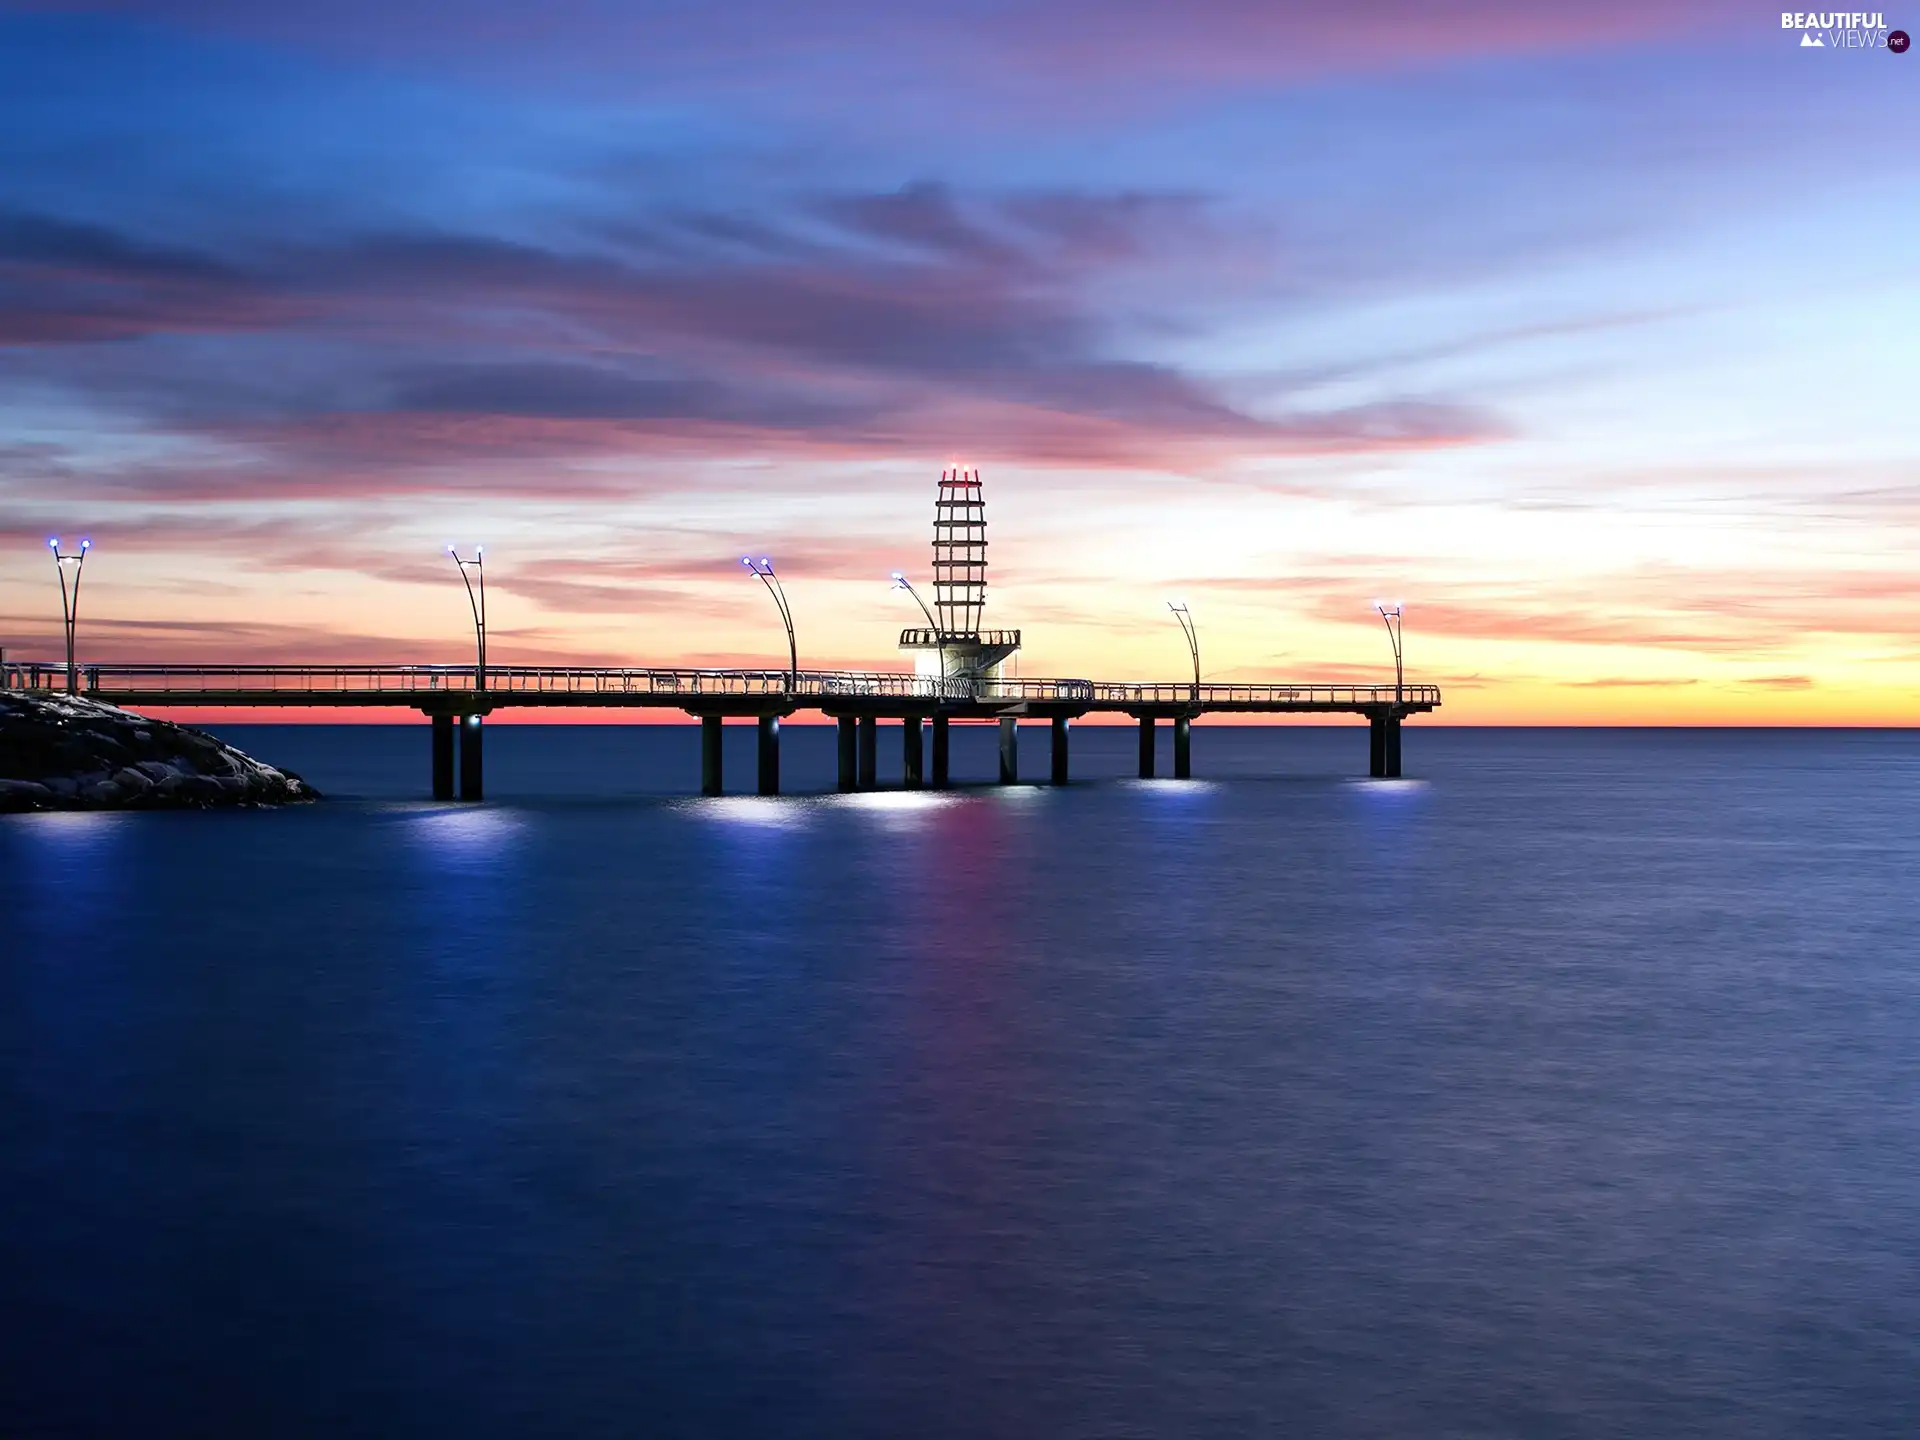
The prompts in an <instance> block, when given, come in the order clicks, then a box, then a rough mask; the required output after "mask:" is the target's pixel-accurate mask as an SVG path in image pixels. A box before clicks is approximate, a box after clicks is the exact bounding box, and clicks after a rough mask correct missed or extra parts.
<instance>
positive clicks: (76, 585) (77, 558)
mask: <svg viewBox="0 0 1920 1440" xmlns="http://www.w3.org/2000/svg"><path fill="white" fill-rule="evenodd" d="M47 549H49V550H51V551H52V552H53V568H54V569H56V570H58V571H59V572H60V620H61V623H62V624H63V625H64V626H65V628H66V632H67V693H68V694H69V695H73V694H76V693H78V691H79V689H80V672H79V671H78V670H76V669H75V668H74V664H73V632H74V627H75V626H77V625H78V624H79V623H80V572H81V571H83V570H85V569H86V568H87V552H88V551H89V550H91V549H93V541H91V540H82V541H81V542H80V548H79V549H78V550H76V551H75V552H74V553H73V554H71V555H62V554H61V553H60V537H59V536H58V535H55V536H53V537H52V538H50V539H49V540H48V541H47ZM69 566H71V567H72V569H73V588H72V590H71V591H69V590H68V588H67V569H68V567H69Z"/></svg>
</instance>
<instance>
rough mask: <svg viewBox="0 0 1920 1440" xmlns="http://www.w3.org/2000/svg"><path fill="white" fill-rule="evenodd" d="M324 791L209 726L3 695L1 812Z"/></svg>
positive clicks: (287, 801) (181, 805)
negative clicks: (203, 727)
mask: <svg viewBox="0 0 1920 1440" xmlns="http://www.w3.org/2000/svg"><path fill="white" fill-rule="evenodd" d="M319 798H320V794H319V792H318V791H317V790H315V789H314V788H313V787H312V786H311V785H309V784H307V782H306V781H304V780H302V779H301V778H300V777H299V776H298V775H295V774H293V773H292V772H290V771H286V770H276V769H275V768H274V767H273V766H271V765H266V764H262V763H261V762H260V761H258V760H256V759H254V758H253V757H252V756H251V755H248V754H245V753H244V752H242V751H239V750H236V749H234V748H233V747H232V746H231V745H228V744H225V743H224V742H222V741H220V740H216V739H215V738H214V737H213V736H211V735H209V734H207V733H206V732H205V731H204V730H195V729H193V728H192V727H191V726H187V725H175V724H173V723H172V722H171V721H167V720H151V719H148V718H147V717H146V716H144V715H137V714H135V713H134V712H133V711H131V710H122V709H120V708H119V707H117V706H114V705H103V704H101V703H100V702H99V701H97V700H87V699H84V698H82V697H79V696H74V695H29V694H25V693H22V692H20V691H0V814H5V813H9V812H18V811H24V810H205V809H213V808H216V807H226V806H242V805H291V804H299V803H303V802H305V801H309V800H317V799H319Z"/></svg>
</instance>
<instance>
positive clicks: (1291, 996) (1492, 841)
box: [0, 725, 1920, 1437]
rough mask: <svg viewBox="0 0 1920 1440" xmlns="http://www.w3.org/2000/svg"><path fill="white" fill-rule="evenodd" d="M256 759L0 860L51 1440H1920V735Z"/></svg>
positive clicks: (389, 751)
mask: <svg viewBox="0 0 1920 1440" xmlns="http://www.w3.org/2000/svg"><path fill="white" fill-rule="evenodd" d="M221 733H222V734H223V736H225V737H226V738H230V739H232V740H234V741H235V742H236V743H239V744H241V745H242V746H243V747H245V748H248V749H250V750H252V751H253V752H254V753H256V754H258V755H260V756H261V757H262V758H265V759H268V760H270V761H274V762H277V763H285V764H287V765H289V766H291V767H292V768H294V769H296V770H299V771H300V772H302V773H303V774H305V775H306V776H307V778H309V779H310V780H312V781H314V782H315V783H316V784H318V785H319V786H320V787H321V788H322V789H323V790H325V791H327V792H328V793H329V794H330V796H332V797H333V798H331V799H329V801H328V802H326V803H325V804H323V805H319V806H315V807H312V808H307V809H297V810H289V811H285V812H271V813H250V814H150V815H47V816H26V817H15V818H10V819H3V820H0V927H3V928H0V935H4V940H3V941H0V950H3V952H4V956H5V959H4V962H0V1196H4V1201H0V1203H4V1206H5V1224H4V1227H0V1236H3V1237H4V1238H3V1239H0V1245H4V1252H3V1253H0V1313H4V1314H5V1315H6V1316H7V1326H6V1328H7V1331H8V1332H9V1338H8V1339H7V1341H6V1343H5V1346H4V1352H3V1353H4V1357H5V1358H4V1371H5V1373H4V1376H0V1380H3V1381H4V1383H3V1384H0V1390H3V1391H4V1395H5V1400H4V1404H5V1408H6V1410H7V1412H8V1417H9V1418H8V1423H7V1425H6V1426H5V1427H4V1428H6V1429H7V1431H8V1432H9V1433H22V1434H30V1435H33V1434H88V1433H91V1434H105V1433H118V1434H183V1433H255V1434H300V1433H305V1434H323V1433H324V1434H401V1433H413V1434H444V1435H450V1436H452V1435H458V1436H491V1435H500V1436H525V1435H547V1434H551V1435H581V1436H594V1435H607V1436H613V1435H635V1434H650V1435H718V1434H779V1435H807V1436H812V1435H819V1436H893V1435H930V1436H944V1435H954V1436H963V1435H967V1436H973V1435H980V1436H1000V1435H1008V1436H1013V1435H1062V1436H1082V1435H1084V1436H1128V1435H1142V1436H1145V1435H1153V1436H1167V1435H1222V1436H1225V1435H1247V1434H1256V1433H1258V1434H1274V1433H1297V1434H1312V1435H1329V1436H1361V1435H1383V1434H1395V1435H1443V1434H1444V1435H1455V1434H1474V1435H1515V1436H1556V1435H1569V1436H1572V1435H1619V1434H1646V1435H1656V1434H1657V1435H1714V1436H1729V1437H1731V1436H1742V1437H1746V1436H1801V1435H1805V1436H1815V1435H1818V1436H1865V1435H1912V1434H1914V1433H1916V1431H1917V1430H1920V1160H1917V1159H1916V1156H1917V1155H1920V1044H1917V1043H1916V1042H1917V1041H1920V942H1917V941H1916V940H1915V938H1914V937H1915V935H1916V933H1920V899H1917V898H1916V890H1915V886H1914V879H1913V877H1914V874H1915V862H1916V859H1917V858H1920V838H1917V836H1916V826H1915V816H1916V811H1917V810H1920V741H1916V740H1915V738H1914V737H1913V736H1911V735H1909V734H1906V733H1890V732H1829V733H1779V732H1720V733H1716V732H1682V733H1663V732H1568V731H1558V732H1526V731H1461V730H1439V729H1432V728H1428V729H1416V728H1413V727H1410V728H1409V731H1408V736H1407V767H1408V770H1409V773H1410V775H1412V776H1414V777H1416V778H1410V779H1409V780H1406V781H1403V782H1398V783H1393V782H1368V781H1365V780H1363V779H1359V778H1356V772H1358V771H1360V770H1362V769H1364V765H1365V758H1366V756H1365V751H1366V740H1365V732H1364V729H1361V728H1355V727H1346V728H1339V729H1324V730H1319V729H1300V728H1294V729H1277V730H1270V731H1269V730H1230V729H1224V728H1197V729H1196V732H1195V745H1194V750H1195V763H1196V769H1197V771H1198V773H1199V774H1200V776H1201V777H1202V778H1201V779H1200V780H1197V781H1195V782H1192V783H1187V784H1178V783H1174V782H1170V781H1159V782H1147V783H1143V782H1139V781H1136V780H1130V779H1127V778H1124V777H1125V776H1126V775H1127V773H1128V772H1129V771H1130V770H1131V769H1132V766H1133V751H1134V737H1133V735H1132V733H1131V732H1130V731H1126V730H1109V731H1099V730H1096V729H1094V728H1092V727H1087V728H1083V729H1080V730H1077V731H1076V732H1075V741H1074V743H1075V755H1074V762H1075V775H1076V783H1075V784H1074V785H1072V786H1070V787H1067V788H1066V789H1064V790H1058V791H1056V790H1051V789H1048V788H1044V787H1038V786H1023V787H1019V788H1015V789H1009V790H1003V789H999V788H997V787H992V786H987V785H975V786H969V787H963V788H961V789H960V790H957V791H955V792H953V793H951V794H947V795H931V794H921V795H909V794H905V793H903V792H900V791H898V790H893V791H883V792H880V793H877V794H873V795H866V796H858V797H838V796H832V795H827V794H816V795H813V796H812V797H797V798H796V797H787V798H782V799H779V800H760V799H757V798H751V797H745V796H729V797H727V798H725V799H721V800H715V801H703V800H700V799H697V798H693V797H690V796H689V795H688V794H687V792H688V791H690V790H691V789H693V788H694V786H695V785H696V783H697V778H698V740H697V735H696V733H695V732H694V731H692V730H690V729H684V728H675V729H664V728H651V727H646V728H643V727H633V728H627V727H603V728H588V727H581V728H577V729H576V728H565V729H550V728H544V727H541V728H533V727H522V728H515V727H496V728H495V729H493V730H492V731H490V733H489V738H488V756H487V758H488V787H489V795H490V797H491V798H490V801H489V803H488V804H487V805H485V806H482V807H463V806H460V805H448V804H438V805H436V804H433V803H430V802H426V801H422V800H420V799H418V798H417V794H418V792H419V791H420V790H421V789H422V788H424V785H425V781H426V778H427V740H426V732H425V727H424V726H421V725H416V726H408V727H397V728H392V729H385V728H381V729H361V728H357V727H356V728H348V727H314V728H311V729H301V728H279V727H244V726H234V727H229V728H226V729H223V730H222V732H221ZM735 738H737V740H738V741H739V744H738V746H737V747H736V748H734V749H732V750H730V753H729V756H728V764H729V781H730V783H732V784H734V785H740V784H743V783H744V784H750V783H751V776H752V771H751V763H750V753H749V750H748V748H747V733H746V732H745V731H744V730H742V731H741V733H740V734H739V735H738V736H737V737H735ZM889 741H891V742H892V744H889V743H888V742H889ZM897 744H898V742H897V739H895V738H894V735H893V734H891V733H888V732H883V734H882V750H881V759H882V765H883V770H887V769H891V772H892V773H893V774H894V775H895V776H896V777H897V775H898V772H899V762H898V749H897ZM832 755H833V749H832V737H831V733H830V732H829V731H826V730H824V729H811V728H808V727H793V728H790V729H789V731H788V733H787V736H786V765H785V769H786V778H787V780H788V782H789V785H790V787H792V788H798V789H803V790H814V791H824V790H826V789H827V788H828V787H829V786H830V784H831V779H832ZM1022 759H1023V762H1024V765H1025V768H1026V770H1027V771H1029V772H1035V773H1037V772H1039V771H1040V770H1041V769H1042V768H1043V767H1044V765H1045V762H1046V747H1045V743H1044V732H1042V731H1038V730H1035V731H1032V732H1029V733H1028V734H1027V736H1026V737H1025V743H1024V750H1023V756H1022ZM888 762H891V764H890V765H889V763H888ZM993 763H994V762H993V735H992V732H990V731H987V730H963V731H957V732H956V748H955V769H956V774H957V775H959V776H961V777H962V778H975V779H982V780H984V779H985V778H986V777H987V776H988V775H989V774H990V773H991V770H992V766H993ZM1161 763H1162V768H1163V772H1164V770H1166V769H1170V768H1171V767H1170V765H1169V764H1168V757H1166V756H1164V755H1163V757H1162V762H1161Z"/></svg>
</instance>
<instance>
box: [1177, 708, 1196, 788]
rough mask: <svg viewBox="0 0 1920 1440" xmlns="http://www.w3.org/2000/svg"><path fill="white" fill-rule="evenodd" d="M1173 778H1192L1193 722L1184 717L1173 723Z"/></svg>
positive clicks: (1181, 716) (1178, 717)
mask: <svg viewBox="0 0 1920 1440" xmlns="http://www.w3.org/2000/svg"><path fill="white" fill-rule="evenodd" d="M1173 778H1174V779H1176V780H1191V779H1192V778H1193V721H1192V720H1191V719H1190V718H1189V717H1187V716H1185V715H1179V716H1176V717H1175V718H1174V722H1173Z"/></svg>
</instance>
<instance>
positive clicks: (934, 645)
mask: <svg viewBox="0 0 1920 1440" xmlns="http://www.w3.org/2000/svg"><path fill="white" fill-rule="evenodd" d="M986 608H987V502H986V497H985V495H984V494H983V493H982V491H981V487H980V472H979V470H978V469H972V470H968V469H964V468H955V469H948V470H942V471H941V472H940V488H939V491H938V492H937V493H936V495H935V497H934V502H933V615H934V620H935V622H936V628H934V629H931V630H929V629H926V628H924V627H915V628H910V629H907V630H903V631H902V632H901V633H900V648H901V649H902V650H907V651H911V652H913V655H914V673H916V674H919V675H928V676H933V677H936V678H937V677H939V676H941V675H943V674H944V675H945V676H946V678H948V679H967V680H975V681H992V680H997V679H999V677H1000V668H1001V666H1002V665H1003V664H1004V663H1005V662H1006V660H1007V659H1008V657H1009V656H1011V655H1012V654H1013V653H1014V652H1015V651H1016V650H1018V649H1019V648H1020V632H1019V631H1018V630H985V629H982V628H981V622H982V620H983V618H984V616H985V612H986Z"/></svg>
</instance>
